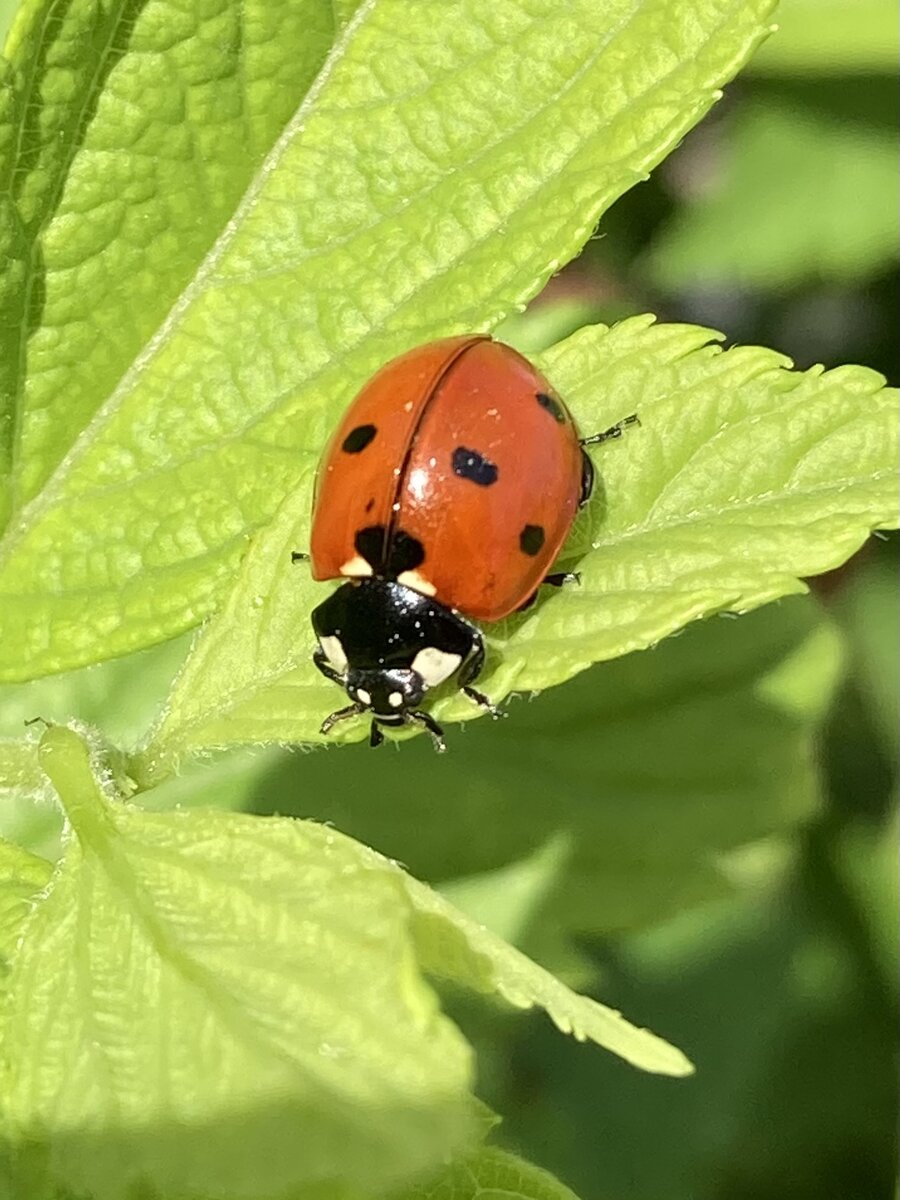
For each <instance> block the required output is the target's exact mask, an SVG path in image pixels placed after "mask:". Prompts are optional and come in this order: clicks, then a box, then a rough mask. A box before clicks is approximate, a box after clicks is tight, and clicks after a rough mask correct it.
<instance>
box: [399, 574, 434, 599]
mask: <svg viewBox="0 0 900 1200" xmlns="http://www.w3.org/2000/svg"><path fill="white" fill-rule="evenodd" d="M397 582H398V583H402V584H403V585H404V586H405V587H408V588H412V589H413V590H414V591H416V592H421V593H422V595H423V596H434V595H435V594H436V593H437V588H436V587H435V586H434V584H433V583H429V581H428V580H427V579H426V578H425V576H424V575H420V574H419V572H418V571H401V572H400V574H399V575H398V576H397Z"/></svg>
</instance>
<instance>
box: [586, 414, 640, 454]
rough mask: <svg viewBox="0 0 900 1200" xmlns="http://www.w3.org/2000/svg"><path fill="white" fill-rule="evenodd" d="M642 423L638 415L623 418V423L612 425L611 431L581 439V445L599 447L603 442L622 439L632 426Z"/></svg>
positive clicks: (605, 430)
mask: <svg viewBox="0 0 900 1200" xmlns="http://www.w3.org/2000/svg"><path fill="white" fill-rule="evenodd" d="M640 423H641V422H640V420H639V419H638V415H637V413H632V414H631V416H630V417H623V418H622V420H621V421H617V422H616V423H615V425H610V427H609V429H604V430H603V432H602V433H592V434H591V436H590V437H586V438H581V444H582V446H599V445H601V443H603V442H611V441H613V440H614V439H615V438H620V437H621V436H622V434H623V433H624V432H625V430H626V429H627V428H628V427H629V426H630V425H640Z"/></svg>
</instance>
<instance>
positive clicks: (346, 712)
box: [319, 704, 365, 733]
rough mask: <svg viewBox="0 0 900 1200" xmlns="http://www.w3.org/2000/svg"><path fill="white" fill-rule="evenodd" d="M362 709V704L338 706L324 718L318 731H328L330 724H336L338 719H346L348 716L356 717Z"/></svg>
mask: <svg viewBox="0 0 900 1200" xmlns="http://www.w3.org/2000/svg"><path fill="white" fill-rule="evenodd" d="M364 711H365V709H364V707H363V705H362V704H350V705H348V706H347V707H346V708H339V709H337V710H336V711H335V712H333V713H331V714H330V716H327V717H326V718H325V720H324V721H323V722H322V724H321V725H320V726H319V733H328V732H329V730H330V729H331V728H332V726H334V725H337V723H338V721H346V720H348V719H349V718H350V717H358V716H359V714H360V713H361V712H364Z"/></svg>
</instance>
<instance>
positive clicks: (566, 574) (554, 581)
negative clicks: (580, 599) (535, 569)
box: [541, 571, 581, 588]
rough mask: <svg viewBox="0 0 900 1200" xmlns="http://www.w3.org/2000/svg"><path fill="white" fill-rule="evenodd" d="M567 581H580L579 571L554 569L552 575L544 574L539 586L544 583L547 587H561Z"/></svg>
mask: <svg viewBox="0 0 900 1200" xmlns="http://www.w3.org/2000/svg"><path fill="white" fill-rule="evenodd" d="M567 583H581V572H580V571H554V573H553V574H552V575H545V576H544V578H543V579H542V580H541V587H543V586H544V585H545V584H546V585H547V586H548V587H555V588H561V587H565V586H566V584H567Z"/></svg>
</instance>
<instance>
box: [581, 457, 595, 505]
mask: <svg viewBox="0 0 900 1200" xmlns="http://www.w3.org/2000/svg"><path fill="white" fill-rule="evenodd" d="M581 445H582V450H581V488H580V490H579V492H578V507H579V508H584V506H585V505H586V504H587V502H588V500H590V498H591V493H592V492H593V490H594V464H593V463H592V462H591V456H590V455H589V454H588V452H587V451H586V450H585V449H584V442H582V443H581Z"/></svg>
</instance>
